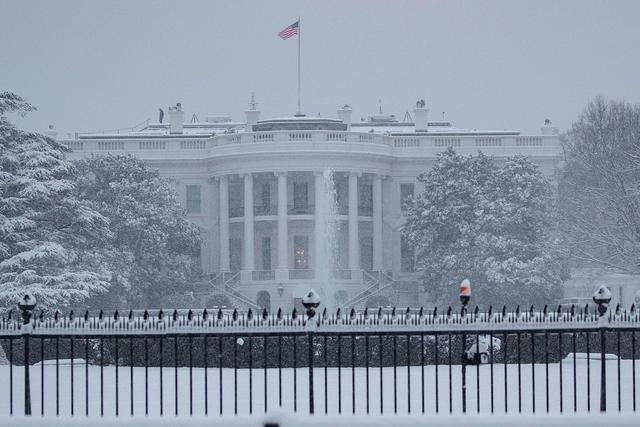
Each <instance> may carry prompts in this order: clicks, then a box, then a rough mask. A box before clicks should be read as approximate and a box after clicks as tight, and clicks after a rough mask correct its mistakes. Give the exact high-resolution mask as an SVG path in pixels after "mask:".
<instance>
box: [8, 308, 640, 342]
mask: <svg viewBox="0 0 640 427" xmlns="http://www.w3.org/2000/svg"><path fill="white" fill-rule="evenodd" d="M29 325H30V326H29V331H30V333H32V334H34V335H48V334H60V333H64V334H65V335H69V334H80V335H82V334H88V333H90V334H97V335H104V334H106V335H110V334H125V335H126V334H136V333H142V334H168V333H181V334H199V333H202V332H220V333H224V332H228V333H235V332H239V331H242V332H245V333H248V332H252V333H258V334H260V333H279V332H287V333H295V332H300V333H306V332H308V331H310V330H313V331H316V332H347V333H353V332H358V333H370V332H379V331H384V332H389V333H391V332H394V331H397V332H399V333H403V332H406V331H424V332H428V331H433V332H438V331H440V332H442V331H449V330H452V331H460V330H470V331H503V330H505V331H516V330H522V329H527V330H557V329H567V328H580V329H598V328H601V327H603V326H606V327H607V328H637V327H640V313H639V310H637V309H636V308H635V305H634V306H632V307H631V309H630V310H628V311H627V310H622V309H620V308H619V307H618V308H616V310H615V311H610V312H609V313H608V314H607V315H606V316H604V317H603V318H600V316H599V315H598V313H597V312H595V311H594V310H593V308H592V309H591V311H590V310H589V306H585V307H584V309H580V308H576V307H575V306H571V307H567V308H566V309H563V308H562V307H558V309H557V310H554V311H547V310H546V309H544V310H543V311H535V310H534V308H533V307H531V308H530V309H529V310H527V311H522V312H521V311H520V310H519V309H517V310H516V311H513V312H507V311H506V308H503V309H502V311H500V312H493V311H492V310H491V309H489V311H487V312H480V311H479V310H478V309H476V310H475V311H474V312H469V313H465V314H461V313H457V312H453V310H452V309H451V308H449V309H448V310H447V312H445V313H444V314H438V310H437V308H436V309H434V310H433V311H431V312H426V311H425V310H423V309H413V310H412V309H410V308H408V309H406V310H398V311H396V309H393V310H392V311H388V310H387V311H383V310H382V309H381V308H380V309H378V310H368V309H366V310H364V311H360V312H356V311H355V310H353V309H352V310H351V311H350V312H343V311H341V310H338V311H337V312H336V313H334V314H328V313H327V311H326V310H324V311H323V313H322V314H321V315H319V316H314V317H313V318H312V319H311V320H310V319H309V316H308V315H306V314H298V313H296V311H295V310H294V312H293V313H291V314H283V313H282V311H281V310H278V312H277V313H271V314H269V313H268V312H267V311H266V310H263V311H262V312H260V313H256V312H254V311H253V310H248V311H247V312H240V311H238V310H233V311H230V310H224V311H223V310H211V311H209V310H206V309H204V310H188V311H186V312H185V311H184V310H182V311H180V312H179V311H178V310H173V311H167V312H165V311H163V310H160V311H158V312H155V313H150V312H149V311H144V312H140V311H137V312H133V311H129V312H126V314H125V315H122V314H120V312H119V311H117V310H116V311H115V312H114V313H113V314H111V315H105V314H103V312H100V313H99V314H94V315H91V314H89V312H85V313H84V314H83V315H81V316H77V315H75V314H74V313H73V312H71V313H69V314H68V315H62V314H61V313H59V312H56V313H55V314H53V315H51V316H45V314H44V312H41V313H40V314H39V316H36V317H34V318H32V319H31V320H30V322H29ZM23 332H24V325H23V322H22V320H20V319H19V318H16V316H15V315H13V314H12V313H9V314H8V316H6V317H3V318H2V320H1V321H0V336H12V335H13V336H16V335H21V334H22V333H23Z"/></svg>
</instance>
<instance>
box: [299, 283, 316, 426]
mask: <svg viewBox="0 0 640 427" xmlns="http://www.w3.org/2000/svg"><path fill="white" fill-rule="evenodd" d="M319 305H320V295H318V294H317V293H316V291H314V290H313V289H311V290H310V291H309V292H307V294H306V295H305V296H304V297H302V306H303V307H304V308H305V309H306V310H307V325H306V328H307V343H308V345H307V346H308V352H307V359H308V364H309V413H310V414H313V412H314V408H313V400H314V399H313V323H314V322H315V321H316V308H318V306H319Z"/></svg>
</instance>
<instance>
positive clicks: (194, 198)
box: [187, 185, 201, 214]
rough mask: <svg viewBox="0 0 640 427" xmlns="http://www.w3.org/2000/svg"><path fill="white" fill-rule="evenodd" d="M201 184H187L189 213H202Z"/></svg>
mask: <svg viewBox="0 0 640 427" xmlns="http://www.w3.org/2000/svg"><path fill="white" fill-rule="evenodd" d="M200 205H201V203H200V186H199V185H187V213H190V214H195V213H200Z"/></svg>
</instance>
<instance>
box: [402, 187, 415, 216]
mask: <svg viewBox="0 0 640 427" xmlns="http://www.w3.org/2000/svg"><path fill="white" fill-rule="evenodd" d="M413 191H414V185H413V184H400V208H401V209H402V210H403V211H405V210H406V209H407V207H406V203H407V199H408V198H409V197H413Z"/></svg>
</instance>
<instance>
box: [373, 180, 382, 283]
mask: <svg viewBox="0 0 640 427" xmlns="http://www.w3.org/2000/svg"><path fill="white" fill-rule="evenodd" d="M382 265H383V264H382V177H381V176H380V175H374V176H373V269H374V270H376V271H378V270H382Z"/></svg>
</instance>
